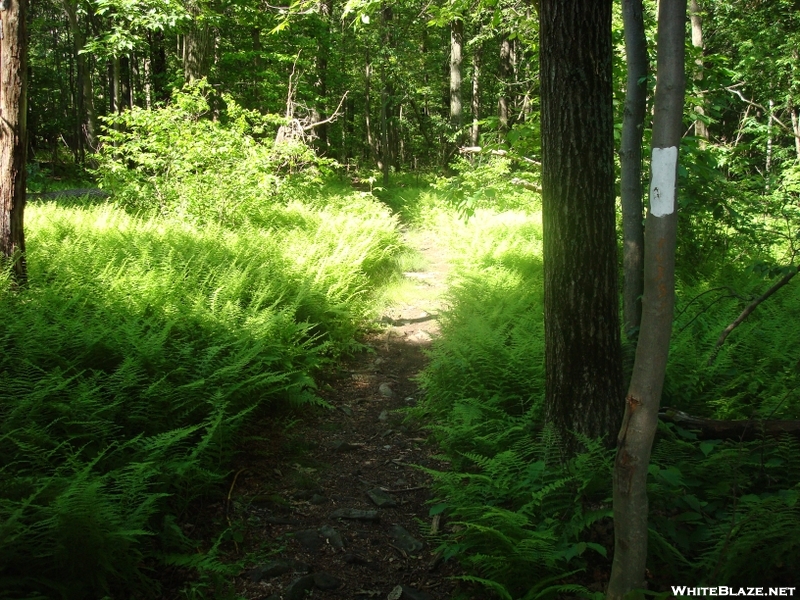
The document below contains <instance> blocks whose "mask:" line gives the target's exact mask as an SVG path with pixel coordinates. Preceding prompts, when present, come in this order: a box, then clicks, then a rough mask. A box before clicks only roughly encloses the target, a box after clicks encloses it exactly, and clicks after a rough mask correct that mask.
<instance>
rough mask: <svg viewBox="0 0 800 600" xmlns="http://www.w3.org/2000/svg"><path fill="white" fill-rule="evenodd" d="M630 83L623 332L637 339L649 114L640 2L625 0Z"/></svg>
mask: <svg viewBox="0 0 800 600" xmlns="http://www.w3.org/2000/svg"><path fill="white" fill-rule="evenodd" d="M622 20H623V22H624V25H625V56H626V59H627V61H626V62H627V64H628V77H627V83H626V87H625V114H624V116H623V118H622V142H621V144H620V151H619V160H620V166H621V182H620V196H621V199H622V240H623V244H622V264H623V287H622V315H623V327H624V331H625V333H626V334H627V335H628V336H629V337H635V335H636V333H637V332H638V330H639V322H640V321H641V318H642V291H643V289H644V272H643V268H644V226H643V223H642V216H643V215H642V135H643V133H644V117H645V112H646V109H647V81H646V78H647V64H648V57H647V39H646V38H645V35H644V17H643V13H642V0H622Z"/></svg>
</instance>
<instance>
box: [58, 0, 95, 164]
mask: <svg viewBox="0 0 800 600" xmlns="http://www.w3.org/2000/svg"><path fill="white" fill-rule="evenodd" d="M64 9H65V10H66V13H67V18H68V19H69V27H70V31H71V32H72V43H73V51H74V53H75V63H76V68H77V72H78V75H77V79H78V112H79V113H80V119H81V121H80V122H81V129H82V135H83V138H84V140H85V142H86V145H87V146H89V148H90V149H91V150H96V149H97V132H98V127H97V111H95V108H94V89H93V86H92V73H91V70H90V69H89V57H88V56H87V55H86V54H82V53H81V50H83V47H84V46H85V45H86V36H85V34H84V32H83V29H81V26H80V22H79V21H78V10H77V9H78V7H77V2H76V1H75V0H64Z"/></svg>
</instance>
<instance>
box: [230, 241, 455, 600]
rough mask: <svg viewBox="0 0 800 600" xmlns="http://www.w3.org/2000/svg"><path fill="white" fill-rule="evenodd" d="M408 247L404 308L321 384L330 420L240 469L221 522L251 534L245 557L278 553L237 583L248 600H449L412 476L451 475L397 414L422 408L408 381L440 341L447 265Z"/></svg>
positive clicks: (440, 256) (424, 249) (425, 492)
mask: <svg viewBox="0 0 800 600" xmlns="http://www.w3.org/2000/svg"><path fill="white" fill-rule="evenodd" d="M408 240H409V243H410V244H412V245H414V246H416V247H417V249H418V250H419V251H420V252H421V253H422V254H423V256H424V257H425V259H426V262H427V267H426V269H425V270H421V271H418V272H413V273H406V274H405V277H406V278H407V280H408V281H407V282H406V286H405V288H404V289H405V293H404V303H402V304H399V305H397V306H394V307H392V308H390V309H389V310H387V311H386V313H385V314H384V315H383V316H382V318H381V322H382V323H383V325H384V327H385V328H384V329H383V330H382V331H380V332H378V333H374V334H370V335H368V336H367V337H366V339H365V340H364V341H365V343H366V344H367V345H368V347H369V350H370V351H369V352H363V353H361V354H359V355H358V356H356V357H354V358H353V359H351V360H349V361H348V362H347V363H345V364H343V365H341V366H340V369H339V371H338V373H335V374H332V375H330V376H329V377H328V379H327V380H326V381H324V382H323V385H322V389H321V391H320V395H321V396H323V397H324V398H325V400H327V401H328V402H330V403H331V404H332V405H333V406H334V407H335V410H332V411H320V414H319V415H318V416H316V417H313V418H312V419H310V420H307V421H306V420H304V422H303V424H302V425H299V426H297V429H296V430H295V431H294V432H291V433H290V434H289V436H288V438H287V437H284V439H283V440H282V441H280V442H278V441H276V444H275V446H273V447H271V448H262V449H261V452H259V451H258V450H257V449H256V451H254V452H251V453H250V455H249V456H246V457H243V458H242V459H241V461H240V463H241V464H240V470H239V473H238V477H237V479H236V481H235V482H234V485H232V486H231V494H230V498H229V501H228V503H227V506H226V507H225V510H226V513H227V514H226V518H227V519H229V520H230V521H231V522H232V523H234V522H235V523H243V524H244V523H246V527H245V532H246V533H245V536H244V540H243V542H242V546H243V548H242V550H248V551H250V552H252V551H253V550H255V549H256V548H258V546H259V544H262V545H263V546H264V547H265V548H280V547H282V548H283V549H282V551H280V552H279V553H278V554H276V555H274V556H269V557H265V559H264V560H263V561H261V562H259V563H258V564H253V565H252V566H250V568H249V569H248V570H247V571H246V572H245V573H243V574H242V576H241V577H240V578H238V579H237V586H236V587H237V591H238V592H239V593H240V594H242V595H244V596H245V597H246V598H253V599H255V598H259V599H265V600H267V599H268V600H278V599H280V598H282V599H283V600H299V599H300V598H303V597H305V595H306V591H311V592H312V595H311V596H310V597H312V598H341V599H345V598H346V599H358V598H379V599H385V598H389V599H390V600H399V599H410V600H416V599H429V600H444V599H446V598H450V597H452V595H453V591H454V588H455V586H456V584H455V583H454V582H453V581H451V580H449V579H448V577H449V576H450V575H453V573H454V571H453V569H454V568H455V566H454V565H452V564H450V563H446V562H444V563H443V562H442V561H441V560H440V557H438V556H437V555H436V552H435V550H436V548H435V545H434V544H432V543H431V542H430V541H428V540H427V539H426V533H428V532H429V531H430V527H431V525H432V523H433V521H432V519H431V517H429V516H428V511H429V508H430V506H429V505H428V504H426V502H427V501H428V500H430V499H431V492H430V490H429V488H428V486H429V484H430V478H429V477H428V476H427V475H426V474H425V473H423V472H422V471H420V470H419V469H418V468H415V467H414V466H413V465H422V466H425V467H431V468H435V469H442V468H444V467H446V465H444V464H443V463H442V462H440V461H438V460H436V459H435V458H434V455H435V454H436V448H435V447H434V446H433V445H431V444H429V443H427V441H426V437H427V434H426V432H425V431H420V430H416V429H415V428H414V427H413V426H409V425H407V424H405V423H404V422H403V416H402V415H401V414H398V413H397V412H396V411H397V410H398V409H403V408H406V407H408V406H409V405H413V404H414V403H416V402H417V400H418V398H419V395H420V391H419V389H418V386H417V384H416V382H415V381H414V377H415V376H416V375H417V374H418V373H419V372H420V371H421V370H422V368H423V367H424V366H425V364H426V361H427V359H426V357H425V355H424V349H425V348H426V347H427V346H429V344H430V340H431V337H432V336H435V335H436V333H437V332H438V330H439V324H438V322H437V320H436V314H437V312H438V311H439V310H440V308H441V306H442V299H441V293H442V292H443V291H444V289H445V283H444V279H445V277H446V275H447V271H448V264H447V260H446V256H445V255H444V253H443V251H442V249H440V248H439V247H438V246H437V243H436V242H437V240H436V239H435V237H434V236H433V235H430V234H414V235H413V236H412V235H409V236H408ZM371 496H372V498H371ZM379 505H381V506H379ZM437 526H438V525H437ZM265 556H266V555H265ZM398 586H400V587H398Z"/></svg>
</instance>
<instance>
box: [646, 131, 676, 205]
mask: <svg viewBox="0 0 800 600" xmlns="http://www.w3.org/2000/svg"><path fill="white" fill-rule="evenodd" d="M677 168H678V148H677V147H676V146H672V147H670V148H653V159H652V160H651V161H650V170H651V173H652V179H651V180H650V212H651V213H652V215H653V216H654V217H663V216H666V215H671V214H672V213H674V212H675V171H676V169H677Z"/></svg>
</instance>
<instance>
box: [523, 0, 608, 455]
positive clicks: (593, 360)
mask: <svg viewBox="0 0 800 600" xmlns="http://www.w3.org/2000/svg"><path fill="white" fill-rule="evenodd" d="M540 6H541V7H540V12H539V23H540V35H541V50H540V60H541V70H540V72H541V81H542V84H541V85H542V93H541V98H542V100H541V101H542V117H541V119H542V219H543V225H544V316H545V373H546V376H545V408H546V417H547V420H548V421H549V422H551V423H553V424H554V425H555V426H556V427H557V429H558V430H559V431H560V432H561V433H562V436H563V439H564V441H565V443H566V444H567V446H568V450H572V449H575V448H576V442H575V440H574V438H573V436H572V434H571V433H570V432H572V431H574V432H577V433H579V434H584V435H586V436H589V437H594V438H596V437H600V436H606V435H608V434H609V433H611V432H612V431H616V430H617V428H618V427H619V423H620V419H621V416H622V397H623V391H622V350H621V344H620V328H619V298H618V288H617V278H618V274H617V242H616V231H615V228H616V210H615V201H616V193H615V172H614V113H613V94H612V71H611V67H612V57H613V54H612V46H611V9H612V0H573V1H572V2H563V1H562V0H542V2H541V5H540Z"/></svg>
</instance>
